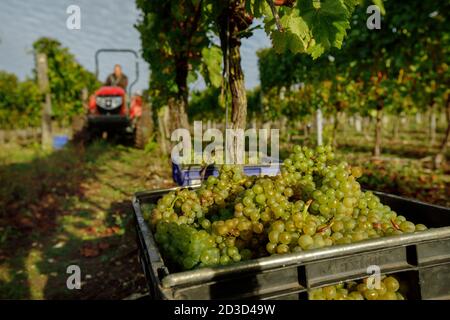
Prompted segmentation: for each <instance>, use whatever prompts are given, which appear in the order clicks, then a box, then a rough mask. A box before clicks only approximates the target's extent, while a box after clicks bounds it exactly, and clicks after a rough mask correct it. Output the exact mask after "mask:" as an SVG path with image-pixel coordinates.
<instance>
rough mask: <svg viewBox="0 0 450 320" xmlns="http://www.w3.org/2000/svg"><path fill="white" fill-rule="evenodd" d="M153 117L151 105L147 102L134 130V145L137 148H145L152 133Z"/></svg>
mask: <svg viewBox="0 0 450 320" xmlns="http://www.w3.org/2000/svg"><path fill="white" fill-rule="evenodd" d="M152 129H153V128H152V119H151V112H150V107H149V106H148V105H147V104H144V105H143V106H142V114H141V116H140V117H139V118H138V119H137V121H136V127H135V131H134V145H135V146H136V148H139V149H144V148H145V146H146V145H147V142H148V141H149V139H150V137H151V135H152Z"/></svg>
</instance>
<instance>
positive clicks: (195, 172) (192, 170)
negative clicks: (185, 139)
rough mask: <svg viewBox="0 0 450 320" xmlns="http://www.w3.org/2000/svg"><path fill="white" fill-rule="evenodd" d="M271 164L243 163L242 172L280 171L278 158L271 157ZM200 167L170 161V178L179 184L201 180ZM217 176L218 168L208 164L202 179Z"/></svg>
mask: <svg viewBox="0 0 450 320" xmlns="http://www.w3.org/2000/svg"><path fill="white" fill-rule="evenodd" d="M272 163H273V164H272V165H245V166H244V173H245V174H246V175H248V176H266V175H267V176H275V175H277V174H279V173H280V166H281V163H280V160H278V159H276V160H274V159H272ZM201 170H202V167H201V166H198V165H178V164H175V163H173V162H172V178H173V181H174V182H175V183H176V184H178V185H179V186H183V187H185V186H191V185H194V184H199V183H201V182H202V176H201ZM211 175H213V176H215V177H217V176H218V175H219V168H218V167H217V166H214V165H210V166H208V167H206V169H205V176H204V179H207V178H208V177H209V176H211Z"/></svg>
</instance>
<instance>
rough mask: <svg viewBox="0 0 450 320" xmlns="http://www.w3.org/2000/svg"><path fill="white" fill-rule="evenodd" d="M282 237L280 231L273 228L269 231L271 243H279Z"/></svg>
mask: <svg viewBox="0 0 450 320" xmlns="http://www.w3.org/2000/svg"><path fill="white" fill-rule="evenodd" d="M279 237H280V232H279V231H276V230H273V231H271V232H270V233H269V241H270V243H278V241H279Z"/></svg>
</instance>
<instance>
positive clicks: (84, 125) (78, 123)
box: [72, 115, 90, 144]
mask: <svg viewBox="0 0 450 320" xmlns="http://www.w3.org/2000/svg"><path fill="white" fill-rule="evenodd" d="M89 139H90V134H89V128H88V122H87V117H86V115H77V116H74V117H73V119H72V141H73V142H74V143H82V144H84V143H88V142H89Z"/></svg>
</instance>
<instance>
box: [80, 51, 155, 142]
mask: <svg viewBox="0 0 450 320" xmlns="http://www.w3.org/2000/svg"><path fill="white" fill-rule="evenodd" d="M102 52H115V53H116V52H126V53H131V54H133V55H134V57H135V58H136V64H135V69H136V71H135V72H136V73H135V75H136V76H135V79H134V80H133V82H132V83H131V84H130V85H129V86H128V90H127V91H128V94H127V92H126V91H125V90H124V89H123V88H121V87H118V86H102V87H100V88H99V89H98V90H97V91H96V92H95V93H94V94H93V95H91V96H90V97H89V102H88V104H87V114H86V115H83V116H81V117H77V118H76V119H74V124H73V129H74V140H82V141H90V140H92V139H93V138H95V137H98V136H100V135H102V134H103V133H105V132H106V133H107V135H108V137H109V136H117V135H119V138H120V139H121V140H131V139H133V140H134V143H135V145H136V147H139V148H143V147H144V146H145V145H146V143H147V141H148V139H149V137H150V134H151V129H152V128H151V123H152V122H151V114H150V109H149V107H148V105H147V104H145V103H143V100H142V97H141V96H140V95H136V94H135V95H132V94H131V93H132V88H133V86H134V85H135V84H136V82H137V81H138V78H139V64H138V55H137V53H136V52H135V51H134V50H130V49H100V50H98V51H97V52H96V53H95V74H96V76H97V78H98V75H99V55H100V53H102Z"/></svg>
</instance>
